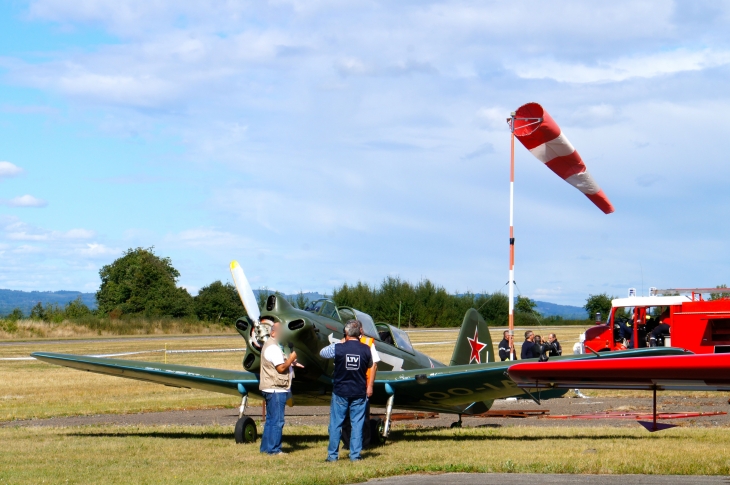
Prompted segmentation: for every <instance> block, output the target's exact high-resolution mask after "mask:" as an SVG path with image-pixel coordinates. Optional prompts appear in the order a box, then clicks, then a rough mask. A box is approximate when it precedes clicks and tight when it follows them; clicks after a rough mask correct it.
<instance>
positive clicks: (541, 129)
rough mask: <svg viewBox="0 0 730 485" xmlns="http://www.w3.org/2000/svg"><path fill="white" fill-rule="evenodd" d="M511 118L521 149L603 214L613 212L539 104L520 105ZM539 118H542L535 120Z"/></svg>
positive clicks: (581, 162) (583, 165)
mask: <svg viewBox="0 0 730 485" xmlns="http://www.w3.org/2000/svg"><path fill="white" fill-rule="evenodd" d="M515 117H516V119H515V121H514V133H515V136H516V137H517V139H518V140H520V143H522V144H523V145H524V146H525V148H527V149H528V150H530V152H531V153H532V154H533V155H535V157H537V159H538V160H540V161H541V162H542V163H544V164H545V165H547V167H548V168H549V169H550V170H552V171H553V172H555V173H556V174H558V176H559V177H560V178H562V179H563V180H565V181H566V182H568V183H569V184H570V185H572V186H573V187H575V188H576V189H578V190H580V191H581V192H583V193H584V194H585V195H586V197H588V198H589V199H590V200H591V202H593V203H594V204H596V205H597V206H598V208H599V209H601V210H602V211H603V212H604V213H606V214H610V213H611V212H613V211H614V209H613V205H611V202H610V201H609V200H608V197H606V194H604V193H603V190H601V188H600V187H599V186H598V184H597V183H596V181H595V180H593V177H591V175H590V174H589V173H588V171H587V170H586V165H585V163H583V159H581V158H580V155H578V152H577V151H576V149H575V148H573V145H571V144H570V142H569V141H568V139H567V138H566V137H565V134H563V133H562V132H561V131H560V127H559V126H558V124H557V123H556V122H555V120H554V119H553V118H552V117H551V116H550V115H549V114H548V112H547V111H545V110H544V109H543V107H542V106H540V105H539V104H537V103H527V104H525V105H523V106H520V108H519V109H518V110H517V111H516V113H515ZM521 118H531V119H521ZM540 118H542V121H538V119H540Z"/></svg>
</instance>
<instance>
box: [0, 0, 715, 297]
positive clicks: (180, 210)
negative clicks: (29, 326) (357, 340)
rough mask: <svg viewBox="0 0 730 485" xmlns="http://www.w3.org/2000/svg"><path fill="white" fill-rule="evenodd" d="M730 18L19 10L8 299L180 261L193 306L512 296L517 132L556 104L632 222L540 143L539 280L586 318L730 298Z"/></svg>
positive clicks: (590, 12)
mask: <svg viewBox="0 0 730 485" xmlns="http://www.w3.org/2000/svg"><path fill="white" fill-rule="evenodd" d="M728 32H730V3H729V2H720V1H707V2H703V1H693V2H671V1H653V2H641V1H636V0H633V1H615V2H611V3H610V4H609V3H607V2H601V3H587V2H579V1H576V2H571V1H562V2H560V1H559V2H536V1H535V2H520V1H516V2H509V3H507V2H426V1H419V2H376V1H356V0H353V1H347V2H339V1H327V0H321V1H317V0H313V1H309V2H306V1H297V0H292V1H286V0H277V1H269V2H264V1H261V2H243V1H241V2H237V1H215V2H204V1H183V0H178V1H166V0H145V1H141V0H115V1H111V0H109V1H107V0H83V1H76V2H68V1H63V0H37V1H17V0H14V1H9V2H3V3H2V4H1V5H0V161H2V162H4V163H0V287H3V288H11V289H23V290H61V289H65V290H83V291H95V290H96V289H97V288H98V285H99V280H98V270H99V268H100V267H101V266H102V265H104V264H108V263H110V262H111V261H113V260H114V259H115V258H116V257H118V256H119V255H121V253H122V251H124V250H125V249H127V248H130V247H137V246H143V247H149V246H154V247H155V248H156V251H157V253H158V254H161V255H164V256H170V257H171V258H172V260H173V264H174V265H175V266H176V267H177V268H178V269H179V270H180V272H181V278H180V281H179V283H180V284H181V285H183V286H185V287H186V288H188V289H189V290H190V291H191V292H192V293H193V294H195V292H196V291H197V290H198V289H199V288H200V287H202V286H204V285H206V284H208V283H210V282H212V281H214V280H217V279H221V280H224V281H226V280H229V279H230V275H229V273H228V263H229V261H230V260H231V259H238V260H239V261H240V262H241V264H242V266H243V267H244V269H245V271H246V273H247V275H248V276H249V278H250V279H251V281H252V284H253V285H254V286H267V287H269V288H276V289H279V290H282V291H286V292H294V291H298V290H300V289H301V290H304V291H320V292H328V291H330V290H331V289H332V288H333V287H334V286H336V285H339V284H341V283H343V282H356V281H358V280H362V281H365V282H368V283H371V284H377V283H379V282H380V281H381V280H382V278H384V277H385V276H387V275H393V276H400V277H402V278H405V279H407V280H411V281H418V280H419V279H421V278H429V279H431V280H432V281H434V282H436V283H437V284H441V285H443V286H445V287H446V288H447V289H448V290H449V291H460V292H463V291H466V290H471V291H494V290H498V289H500V288H502V287H503V286H504V284H505V282H506V281H507V255H508V246H507V239H508V177H509V172H508V170H509V132H508V130H507V128H506V125H505V124H504V118H506V117H507V116H508V115H509V112H510V111H513V110H515V109H516V108H517V107H519V106H520V105H522V104H524V103H526V102H530V101H536V102H539V103H541V104H542V105H543V106H544V107H545V108H546V109H547V110H548V111H549V112H550V114H551V115H552V116H553V118H555V120H556V121H557V122H558V123H559V124H560V126H561V128H562V129H563V131H564V133H565V134H566V135H567V137H568V138H569V139H570V141H571V142H572V143H573V145H574V146H575V147H576V149H577V150H578V151H579V152H580V153H581V155H582V157H583V159H584V160H585V162H586V164H587V165H588V168H589V170H590V172H591V173H592V175H593V176H594V178H595V179H596V180H597V182H598V183H599V184H600V185H601V187H602V188H603V189H604V191H605V192H606V194H607V195H608V196H609V198H610V199H611V201H612V202H613V204H614V206H615V207H616V212H615V213H614V214H611V215H608V216H606V215H604V214H603V213H601V212H600V211H599V210H598V209H596V208H595V207H594V206H593V205H592V204H591V203H590V202H589V201H588V200H587V199H586V198H585V197H584V196H582V195H581V194H580V193H578V192H577V191H576V190H575V189H573V188H571V187H570V186H568V185H567V184H566V183H565V182H563V181H562V180H560V179H559V178H558V177H556V176H555V175H554V174H553V173H552V172H550V171H549V170H547V169H546V168H545V167H544V166H542V165H541V164H540V163H539V162H538V161H537V160H536V159H534V158H532V156H531V155H530V154H529V153H528V152H527V151H526V150H524V149H523V148H522V147H521V146H519V145H518V146H517V171H516V178H517V180H516V198H515V200H516V215H515V225H516V228H515V232H516V238H517V246H516V247H517V259H516V280H517V283H518V286H519V290H520V292H521V293H522V294H524V295H527V296H530V297H532V298H535V299H538V300H546V301H552V302H556V303H563V304H582V303H583V302H584V301H585V298H586V296H587V295H588V294H590V293H600V292H604V291H606V292H608V293H610V294H616V295H624V294H625V293H626V289H627V288H628V287H632V286H633V287H637V288H639V289H640V291H641V288H642V285H643V287H644V291H645V292H646V291H648V287H649V286H657V287H678V286H681V287H686V286H714V285H717V284H721V283H730V277H728V276H729V273H728V270H729V269H730V262H729V261H728V257H727V254H729V253H730V252H729V251H728V249H730V248H729V247H728V246H729V245H728V240H729V236H730V229H729V228H728V225H727V224H725V222H724V219H725V216H726V214H727V212H728V204H729V203H730V191H729V190H728V188H727V187H728V180H729V179H730V165H729V164H728V156H727V150H726V149H725V147H724V143H725V140H727V139H728V138H729V137H728V135H730V124H728V123H726V122H725V119H724V113H725V111H727V110H728V108H730V94H729V93H730V89H728V85H729V84H728V80H729V79H730V78H729V75H730V34H728Z"/></svg>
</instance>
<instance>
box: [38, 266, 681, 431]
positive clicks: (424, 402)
mask: <svg viewBox="0 0 730 485" xmlns="http://www.w3.org/2000/svg"><path fill="white" fill-rule="evenodd" d="M231 271H232V273H233V277H234V281H235V283H236V287H237V288H238V292H239V295H240V296H241V300H242V301H243V304H244V307H245V308H246V312H247V313H248V316H247V317H242V318H240V319H239V320H238V321H237V322H236V330H238V332H239V333H240V334H241V336H242V337H243V338H244V340H245V341H246V353H245V355H244V357H243V367H244V369H245V370H244V371H231V370H222V369H211V368H205V367H193V366H186V365H175V364H161V363H158V362H140V361H131V360H121V359H108V358H98V357H86V356H80V355H69V354H56V353H47V352H35V353H33V354H31V355H32V356H33V357H35V358H36V359H39V360H42V361H45V362H49V363H52V364H57V365H63V366H66V367H72V368H75V369H80V370H85V371H90V372H97V373H100V374H108V375H112V376H118V377H126V378H129V379H138V380H143V381H149V382H156V383H159V384H164V385H167V386H174V387H183V388H191V389H203V390H206V391H211V392H219V393H223V394H230V395H234V396H239V397H241V398H242V400H241V407H240V413H239V420H238V422H237V423H236V427H235V432H234V436H235V439H236V441H237V442H239V443H241V442H251V441H254V440H255V439H256V435H257V432H256V424H255V423H254V421H253V419H251V418H250V417H246V416H244V415H243V413H244V410H245V408H246V403H247V399H248V396H249V395H250V394H255V395H260V392H259V388H258V385H259V374H258V371H259V365H260V358H261V347H262V346H263V343H264V342H265V341H266V339H267V338H268V332H269V330H270V329H269V327H268V325H266V324H261V323H260V320H261V319H262V318H263V317H265V318H268V319H271V320H274V321H278V322H280V323H281V324H282V332H281V335H280V336H279V339H280V342H281V343H283V344H287V345H285V347H286V346H288V347H289V351H291V350H295V351H296V353H297V360H298V361H299V362H300V363H301V364H302V365H303V366H304V368H301V369H300V368H297V369H296V371H295V372H296V376H295V379H294V381H293V384H292V394H293V396H294V401H295V403H296V404H298V405H315V404H318V405H323V404H327V403H329V399H330V396H331V392H332V378H331V376H332V373H333V370H334V364H333V362H332V360H326V359H323V358H321V357H320V356H319V351H320V350H321V349H322V348H323V347H325V346H327V345H329V344H330V343H331V342H337V341H339V340H340V339H341V338H343V329H344V324H345V323H346V322H347V321H348V320H351V319H357V320H359V321H360V322H361V323H362V327H363V331H364V333H365V335H367V336H369V337H372V338H373V339H374V340H375V346H376V348H377V351H378V353H379V354H380V358H381V362H380V363H379V364H378V372H377V375H376V380H375V386H374V392H373V396H372V397H371V399H370V403H371V404H372V405H374V406H385V408H386V418H385V421H384V422H382V421H379V420H378V421H375V420H371V423H370V427H371V428H372V429H373V431H376V432H377V435H378V436H379V438H380V441H381V442H384V440H385V438H386V437H387V436H388V433H389V429H390V420H391V413H392V411H393V407H394V406H397V407H398V408H399V409H408V410H419V411H432V412H444V413H452V414H458V415H459V421H457V422H456V423H454V425H457V426H459V425H460V424H461V415H463V414H466V415H469V414H479V413H482V412H485V411H487V410H489V408H490V407H491V405H492V403H493V401H494V400H495V399H500V398H506V397H512V396H518V397H532V394H531V393H530V390H529V389H528V390H523V389H520V388H518V387H517V385H516V384H515V383H514V382H513V381H512V380H510V378H509V377H508V376H507V372H506V371H507V369H508V367H509V366H510V365H511V364H512V362H494V350H493V347H492V341H491V338H490V335H489V328H488V327H487V324H486V323H485V322H484V319H483V318H482V317H481V315H480V314H479V312H477V311H476V310H475V309H470V310H469V311H467V312H466V315H465V316H464V321H463V323H462V324H461V329H460V331H459V335H458V337H457V341H456V346H455V348H454V352H453V355H452V357H451V361H450V362H449V365H448V366H447V365H444V364H442V363H440V362H438V361H436V360H434V359H432V358H430V357H428V356H427V355H426V354H423V353H421V352H418V351H417V350H415V349H414V348H413V345H411V342H410V339H409V338H408V335H407V334H406V333H405V332H404V331H402V330H400V329H398V328H396V327H394V326H392V325H390V324H387V323H376V322H374V321H373V319H372V318H371V317H370V315H368V314H366V313H363V312H361V311H358V310H356V309H354V308H350V307H344V306H339V307H338V306H336V305H335V303H334V302H332V301H331V300H326V299H324V300H317V301H314V302H312V303H310V304H309V305H308V306H307V307H306V308H305V309H303V310H302V309H298V308H294V307H293V306H292V305H291V304H289V302H288V301H287V300H286V299H285V298H281V297H279V296H277V295H271V296H269V298H268V299H267V301H266V307H265V308H264V309H263V313H261V311H260V309H259V307H258V304H257V300H256V298H255V296H254V293H253V291H252V290H251V287H250V285H249V284H248V281H247V280H246V277H245V275H244V273H243V270H242V269H241V267H240V266H239V265H238V263H237V262H235V261H234V262H232V263H231ZM676 353H682V351H680V350H679V349H671V348H666V349H665V348H653V349H639V350H626V351H622V352H613V353H608V354H602V355H601V356H600V357H601V358H622V357H636V356H637V355H666V354H676ZM595 358H599V355H598V354H595V355H594V354H587V355H575V356H565V357H556V358H555V359H595ZM548 392H549V393H552V396H555V395H560V394H563V393H565V392H566V391H565V390H559V391H548ZM555 393H559V394H555ZM552 396H551V397H552ZM542 397H543V398H546V397H548V396H547V395H546V393H545V391H543V395H542Z"/></svg>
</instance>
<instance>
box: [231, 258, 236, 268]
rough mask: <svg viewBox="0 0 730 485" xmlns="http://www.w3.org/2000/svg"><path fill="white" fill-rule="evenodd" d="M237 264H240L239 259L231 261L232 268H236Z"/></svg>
mask: <svg viewBox="0 0 730 485" xmlns="http://www.w3.org/2000/svg"><path fill="white" fill-rule="evenodd" d="M236 266H238V261H236V260H235V259H234V260H233V261H231V269H233V268H235V267H236Z"/></svg>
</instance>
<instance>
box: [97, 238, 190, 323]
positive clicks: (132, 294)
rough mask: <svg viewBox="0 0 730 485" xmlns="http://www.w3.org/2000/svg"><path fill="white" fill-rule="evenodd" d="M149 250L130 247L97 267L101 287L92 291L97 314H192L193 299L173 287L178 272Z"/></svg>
mask: <svg viewBox="0 0 730 485" xmlns="http://www.w3.org/2000/svg"><path fill="white" fill-rule="evenodd" d="M153 249H154V248H147V249H144V248H136V249H131V248H130V249H128V250H127V251H126V252H125V253H124V255H123V256H122V257H121V258H119V259H117V260H115V261H114V262H113V263H111V264H109V265H106V266H104V267H102V268H101V270H100V271H99V276H100V277H101V287H100V288H99V291H97V292H96V301H97V303H98V305H99V311H100V312H101V313H104V314H107V313H110V312H112V311H118V312H121V313H126V314H144V315H146V316H148V317H159V316H171V317H184V316H189V315H193V314H194V307H193V298H192V297H191V296H190V294H189V293H188V292H187V290H185V289H184V288H178V287H177V285H176V283H177V279H178V278H179V277H180V273H179V272H178V271H177V270H176V269H175V268H174V267H173V266H172V262H171V260H170V258H161V257H159V256H157V255H156V254H155V253H154V252H153Z"/></svg>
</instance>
